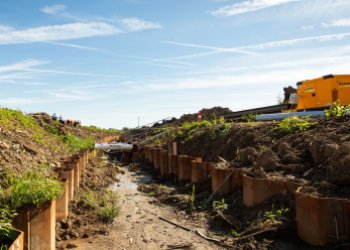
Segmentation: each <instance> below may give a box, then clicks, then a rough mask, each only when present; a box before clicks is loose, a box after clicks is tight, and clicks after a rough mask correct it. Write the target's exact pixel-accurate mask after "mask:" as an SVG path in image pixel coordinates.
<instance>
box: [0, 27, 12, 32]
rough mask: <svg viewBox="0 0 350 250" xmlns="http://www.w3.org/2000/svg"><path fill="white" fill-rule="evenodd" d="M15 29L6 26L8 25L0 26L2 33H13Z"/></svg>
mask: <svg viewBox="0 0 350 250" xmlns="http://www.w3.org/2000/svg"><path fill="white" fill-rule="evenodd" d="M12 30H13V28H12V27H10V26H6V25H0V32H9V31H12Z"/></svg>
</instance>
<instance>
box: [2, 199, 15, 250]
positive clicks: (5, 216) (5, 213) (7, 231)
mask: <svg viewBox="0 0 350 250" xmlns="http://www.w3.org/2000/svg"><path fill="white" fill-rule="evenodd" d="M13 216H14V212H13V211H12V210H11V209H10V208H8V207H7V206H4V207H0V250H7V249H8V245H7V244H4V242H6V241H8V240H10V239H11V232H12V231H13V230H14V228H13V227H12V225H11V222H12V218H13Z"/></svg>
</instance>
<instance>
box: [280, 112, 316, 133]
mask: <svg viewBox="0 0 350 250" xmlns="http://www.w3.org/2000/svg"><path fill="white" fill-rule="evenodd" d="M316 124H317V122H310V121H309V117H302V118H299V117H297V116H292V117H287V118H285V119H283V120H282V121H280V122H279V123H278V124H277V129H278V131H280V132H281V133H285V134H292V133H298V132H302V131H307V130H309V129H310V128H311V127H312V126H314V125H316Z"/></svg>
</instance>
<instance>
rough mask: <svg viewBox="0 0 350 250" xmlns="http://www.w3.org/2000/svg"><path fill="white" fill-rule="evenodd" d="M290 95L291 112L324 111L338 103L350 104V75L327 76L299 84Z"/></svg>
mask: <svg viewBox="0 0 350 250" xmlns="http://www.w3.org/2000/svg"><path fill="white" fill-rule="evenodd" d="M297 87H298V88H297V90H296V93H294V94H291V95H290V99H289V101H288V103H289V104H290V105H291V106H290V107H289V112H290V111H304V110H308V111H310V110H324V109H326V108H328V107H330V106H331V105H332V103H334V102H336V101H338V102H340V103H341V104H343V105H345V104H346V105H348V104H350V75H326V76H323V77H320V78H316V79H312V80H306V81H302V82H298V83H297Z"/></svg>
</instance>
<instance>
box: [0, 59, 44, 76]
mask: <svg viewBox="0 0 350 250" xmlns="http://www.w3.org/2000/svg"><path fill="white" fill-rule="evenodd" d="M47 63H48V62H47V61H41V60H34V59H29V60H24V61H20V62H16V63H13V64H10V65H6V66H0V74H1V73H4V72H9V71H20V70H26V69H29V68H33V67H36V66H39V65H43V64H47Z"/></svg>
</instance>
